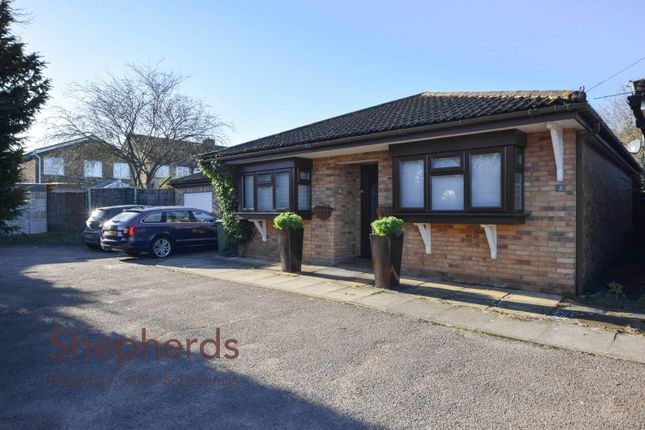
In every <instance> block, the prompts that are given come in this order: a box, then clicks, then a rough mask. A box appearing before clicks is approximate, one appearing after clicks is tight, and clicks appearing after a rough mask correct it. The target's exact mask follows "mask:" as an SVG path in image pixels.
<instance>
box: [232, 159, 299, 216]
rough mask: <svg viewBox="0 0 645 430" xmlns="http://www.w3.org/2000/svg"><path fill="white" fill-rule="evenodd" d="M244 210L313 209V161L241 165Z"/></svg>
mask: <svg viewBox="0 0 645 430" xmlns="http://www.w3.org/2000/svg"><path fill="white" fill-rule="evenodd" d="M239 172H240V188H239V193H240V199H239V201H240V211H241V212H244V213H246V212H262V213H272V212H285V211H292V212H298V213H301V214H304V215H307V213H309V212H311V161H310V160H305V161H300V160H295V161H294V160H285V161H280V162H273V163H264V164H259V165H249V166H242V167H241V168H240V170H239Z"/></svg>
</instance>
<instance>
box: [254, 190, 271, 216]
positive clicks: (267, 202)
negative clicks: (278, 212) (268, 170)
mask: <svg viewBox="0 0 645 430" xmlns="http://www.w3.org/2000/svg"><path fill="white" fill-rule="evenodd" d="M257 193H258V210H259V211H270V210H273V187H272V186H270V185H269V186H263V187H257Z"/></svg>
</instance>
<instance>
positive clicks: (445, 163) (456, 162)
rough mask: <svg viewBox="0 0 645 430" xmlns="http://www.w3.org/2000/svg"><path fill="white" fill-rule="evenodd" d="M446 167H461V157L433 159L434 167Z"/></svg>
mask: <svg viewBox="0 0 645 430" xmlns="http://www.w3.org/2000/svg"><path fill="white" fill-rule="evenodd" d="M446 167H461V157H442V158H433V159H432V168H433V169H442V168H446Z"/></svg>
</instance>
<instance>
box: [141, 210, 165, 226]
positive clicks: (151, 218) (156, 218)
mask: <svg viewBox="0 0 645 430" xmlns="http://www.w3.org/2000/svg"><path fill="white" fill-rule="evenodd" d="M161 215H162V214H161V212H154V213H151V214H150V215H148V216H146V217H145V218H144V219H142V220H141V222H145V223H154V222H161Z"/></svg>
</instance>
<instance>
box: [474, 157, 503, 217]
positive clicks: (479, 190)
mask: <svg viewBox="0 0 645 430" xmlns="http://www.w3.org/2000/svg"><path fill="white" fill-rule="evenodd" d="M470 191H471V200H472V206H473V207H478V208H485V207H500V206H501V205H502V155H501V154H500V153H498V152H497V153H492V154H474V155H472V156H471V157H470Z"/></svg>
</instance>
